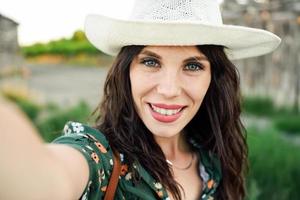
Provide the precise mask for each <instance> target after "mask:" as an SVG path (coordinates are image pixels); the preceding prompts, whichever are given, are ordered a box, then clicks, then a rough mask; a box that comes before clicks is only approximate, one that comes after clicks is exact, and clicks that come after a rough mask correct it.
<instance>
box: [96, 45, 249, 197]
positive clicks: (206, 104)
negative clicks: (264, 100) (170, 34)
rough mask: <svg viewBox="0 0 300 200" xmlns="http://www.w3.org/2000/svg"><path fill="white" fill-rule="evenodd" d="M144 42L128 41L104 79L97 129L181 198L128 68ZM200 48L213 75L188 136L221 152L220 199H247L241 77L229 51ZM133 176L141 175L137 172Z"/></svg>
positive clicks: (219, 48) (207, 147)
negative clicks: (140, 107) (133, 88)
mask: <svg viewBox="0 0 300 200" xmlns="http://www.w3.org/2000/svg"><path fill="white" fill-rule="evenodd" d="M144 47H145V46H125V47H123V48H122V49H121V51H120V53H119V54H118V56H117V57H116V59H115V61H114V63H113V65H112V67H111V69H110V70H109V72H108V75H107V79H106V81H105V85H104V96H103V100H102V102H101V103H100V105H99V106H98V108H97V109H96V110H95V111H99V113H100V114H99V116H98V117H97V120H96V128H98V129H99V130H100V131H102V132H103V133H104V134H105V135H106V137H107V139H108V140H109V142H110V144H111V145H112V146H113V147H114V148H116V149H117V150H118V151H119V152H122V153H124V154H125V155H126V158H127V159H128V161H129V163H130V164H132V163H133V162H134V161H138V162H140V164H141V165H142V166H143V167H144V168H145V169H146V170H147V171H148V172H149V173H150V174H151V175H152V176H153V177H154V178H155V179H156V180H158V181H160V182H161V183H162V184H163V185H164V186H165V187H166V189H167V190H169V191H170V192H171V193H172V195H173V197H174V198H175V199H176V200H179V199H181V195H180V191H179V187H180V185H179V184H177V182H176V181H175V180H174V178H173V175H172V173H171V170H170V169H169V166H168V164H167V162H166V158H165V156H164V154H163V152H162V150H161V148H160V147H159V145H158V144H157V143H156V142H155V140H154V138H153V135H152V133H151V132H150V131H149V130H148V129H147V128H146V127H145V125H144V124H143V122H142V121H141V119H140V118H139V116H138V114H137V112H136V111H135V106H134V101H133V98H132V94H131V85H130V79H129V67H130V64H131V62H132V60H133V59H134V58H135V56H137V55H138V54H139V53H140V52H141V51H142V49H143V48H144ZM197 48H198V49H199V50H200V51H201V52H202V53H203V54H205V55H206V57H207V58H208V60H209V61H210V63H211V74H212V79H211V83H210V86H209V89H208V91H207V94H206V96H205V98H204V100H203V102H202V105H201V107H200V109H199V111H198V112H197V114H196V115H195V116H194V118H193V119H192V120H191V121H190V122H189V123H188V124H187V126H186V127H185V130H186V132H187V135H186V137H187V139H190V138H192V139H193V140H195V141H196V142H197V143H199V144H201V146H203V148H204V149H206V150H207V151H211V152H213V153H215V154H216V155H217V156H218V157H219V159H220V161H221V168H222V174H223V176H222V179H221V183H220V185H219V186H218V189H217V196H216V197H217V199H226V200H227V199H234V200H237V199H242V198H243V197H244V196H245V187H244V171H245V170H244V169H245V167H246V166H247V145H246V142H245V137H244V134H243V132H244V131H243V130H244V128H243V126H242V123H241V121H240V113H241V109H240V91H239V88H240V85H239V76H238V73H237V70H236V67H235V66H234V64H233V63H232V62H231V61H230V60H229V59H228V58H227V56H226V54H225V53H224V47H222V46H216V45H201V46H197ZM153 155H155V156H153ZM130 167H132V166H130ZM134 177H135V180H138V175H137V174H135V175H134Z"/></svg>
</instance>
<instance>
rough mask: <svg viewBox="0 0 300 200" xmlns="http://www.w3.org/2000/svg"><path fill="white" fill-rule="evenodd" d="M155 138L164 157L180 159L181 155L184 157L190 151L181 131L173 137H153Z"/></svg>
mask: <svg viewBox="0 0 300 200" xmlns="http://www.w3.org/2000/svg"><path fill="white" fill-rule="evenodd" d="M155 140H156V142H157V143H158V145H159V146H160V148H161V149H162V151H163V153H164V155H165V156H166V159H168V160H170V161H172V160H182V157H185V156H186V155H187V154H189V152H190V151H189V148H188V144H187V143H186V141H185V139H184V136H183V133H178V134H176V135H174V136H173V137H155Z"/></svg>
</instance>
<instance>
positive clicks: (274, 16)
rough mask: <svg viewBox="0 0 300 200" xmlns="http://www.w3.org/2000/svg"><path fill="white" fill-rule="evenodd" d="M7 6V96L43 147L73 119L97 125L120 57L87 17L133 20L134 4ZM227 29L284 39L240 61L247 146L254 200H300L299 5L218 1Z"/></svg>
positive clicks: (3, 10) (1, 89)
mask: <svg viewBox="0 0 300 200" xmlns="http://www.w3.org/2000/svg"><path fill="white" fill-rule="evenodd" d="M107 2H108V1H105V2H104V1H103V0H98V1H96V0H89V1H85V2H83V1H76V2H74V1H69V0H65V1H58V0H52V1H37V0H28V1H26V5H24V6H23V5H20V2H17V1H16V0H0V93H1V94H2V95H3V96H4V97H6V98H7V99H9V100H11V101H13V102H15V103H16V104H18V105H19V107H20V108H21V109H22V110H23V111H24V112H25V113H26V114H27V116H28V117H29V118H30V119H31V120H32V122H33V124H34V126H35V127H36V128H37V130H38V131H39V132H40V134H41V136H42V137H43V138H44V140H45V141H47V142H50V141H52V140H53V139H54V138H55V137H58V136H59V135H60V134H61V130H62V128H63V126H64V124H65V123H66V122H67V121H69V120H72V121H79V122H83V123H92V122H93V119H94V117H93V116H91V115H90V114H91V112H92V111H93V110H94V109H95V108H96V106H97V105H98V103H99V102H100V99H101V96H102V88H103V84H104V79H105V76H106V73H107V70H108V68H109V66H110V65H111V63H112V60H113V58H112V57H110V56H108V55H105V54H104V53H102V52H100V51H98V50H97V49H95V48H94V47H93V46H91V45H90V44H89V43H88V41H87V40H86V37H85V35H84V33H83V31H82V30H83V24H84V17H85V15H86V14H89V13H102V14H105V15H109V16H113V17H119V18H122V17H124V16H127V15H128V13H129V12H130V8H131V6H132V3H133V1H132V0H126V1H124V0H123V1H121V0H111V1H109V3H107ZM219 2H220V4H221V8H222V13H223V17H224V22H225V24H235V25H246V26H250V27H255V28H263V29H266V30H269V31H271V32H274V33H276V34H277V35H278V36H280V37H281V38H282V44H281V46H280V47H279V48H278V49H277V50H276V51H275V52H274V53H272V54H268V55H266V56H260V57H257V58H250V59H245V60H243V61H238V62H235V64H236V66H237V67H238V70H239V73H240V77H241V87H242V98H243V99H242V107H243V113H242V120H243V122H244V124H245V127H246V129H247V140H248V144H249V164H250V169H249V174H248V178H247V188H248V195H247V199H249V200H263V199H264V200H265V199H271V200H285V199H300V190H299V188H300V111H299V103H300V100H299V98H300V94H299V93H300V79H299V78H300V50H299V49H300V1H299V0H224V1H219Z"/></svg>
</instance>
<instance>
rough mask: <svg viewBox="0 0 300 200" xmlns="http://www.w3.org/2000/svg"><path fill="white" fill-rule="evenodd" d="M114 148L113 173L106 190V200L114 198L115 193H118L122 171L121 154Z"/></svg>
mask: <svg viewBox="0 0 300 200" xmlns="http://www.w3.org/2000/svg"><path fill="white" fill-rule="evenodd" d="M112 150H113V161H114V162H113V163H114V166H113V170H112V174H111V176H110V179H109V183H108V186H107V189H106V192H105V196H104V200H113V199H114V197H115V193H116V189H117V186H118V182H119V176H120V173H121V161H120V154H119V153H118V152H117V151H116V150H114V149H112Z"/></svg>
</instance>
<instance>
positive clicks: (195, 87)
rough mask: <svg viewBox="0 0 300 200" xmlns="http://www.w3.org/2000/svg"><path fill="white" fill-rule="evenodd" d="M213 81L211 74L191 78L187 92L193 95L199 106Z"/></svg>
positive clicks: (192, 97) (193, 99)
mask: <svg viewBox="0 0 300 200" xmlns="http://www.w3.org/2000/svg"><path fill="white" fill-rule="evenodd" d="M210 82H211V76H210V74H207V75H206V76H201V77H195V78H193V80H189V82H188V85H189V86H188V87H186V88H188V89H187V93H188V95H189V96H190V97H191V99H192V101H194V103H195V104H196V105H198V106H200V105H201V102H202V100H203V99H204V97H205V95H206V92H207V90H208V88H209V85H210ZM191 83H192V84H191Z"/></svg>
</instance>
